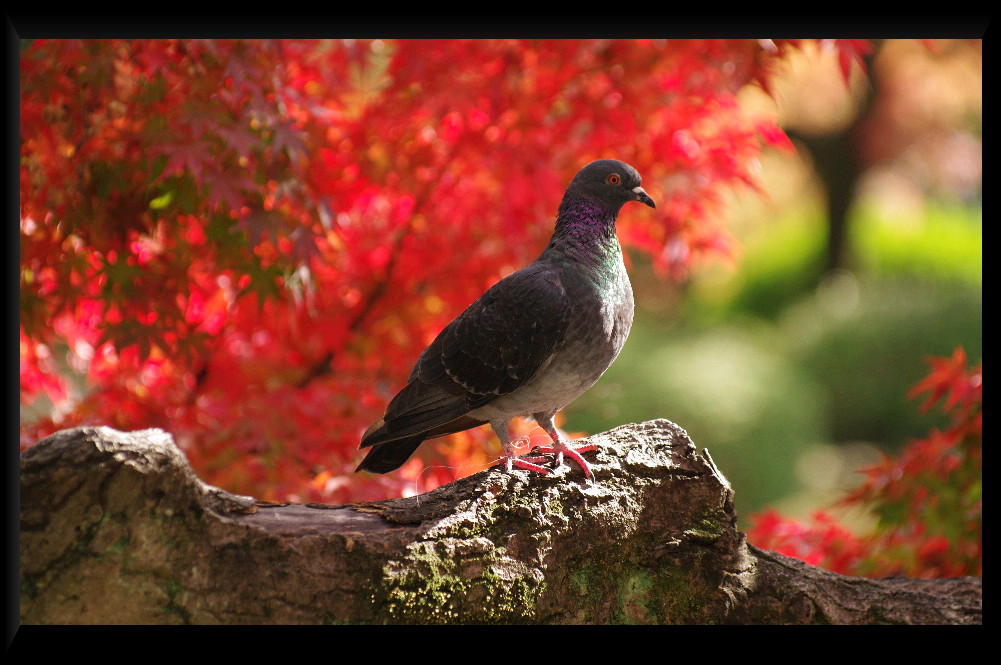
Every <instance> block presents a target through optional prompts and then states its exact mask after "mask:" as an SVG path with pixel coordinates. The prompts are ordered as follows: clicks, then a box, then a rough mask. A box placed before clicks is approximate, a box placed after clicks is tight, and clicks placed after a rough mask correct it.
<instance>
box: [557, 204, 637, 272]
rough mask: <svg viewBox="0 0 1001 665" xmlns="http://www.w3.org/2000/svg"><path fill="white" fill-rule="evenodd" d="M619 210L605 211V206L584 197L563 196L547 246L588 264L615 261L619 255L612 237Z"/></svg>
mask: <svg viewBox="0 0 1001 665" xmlns="http://www.w3.org/2000/svg"><path fill="white" fill-rule="evenodd" d="M619 208H621V206H618V207H616V208H615V209H614V210H609V208H608V206H607V204H605V205H602V204H601V203H599V202H597V201H593V200H590V199H587V198H583V197H569V196H567V197H564V199H563V201H562V202H561V203H560V208H559V213H558V215H557V217H556V230H555V231H554V232H553V237H552V240H550V241H549V247H550V248H552V249H555V250H559V251H561V252H562V253H564V254H566V255H568V256H571V257H573V258H575V259H577V260H580V261H582V262H584V263H586V264H589V265H594V264H598V263H604V262H605V261H607V260H609V259H612V260H614V259H617V258H618V256H619V255H620V254H621V252H622V250H621V248H620V247H619V241H618V239H617V238H616V237H615V219H616V217H618V215H619Z"/></svg>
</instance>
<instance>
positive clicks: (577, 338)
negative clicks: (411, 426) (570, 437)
mask: <svg viewBox="0 0 1001 665" xmlns="http://www.w3.org/2000/svg"><path fill="white" fill-rule="evenodd" d="M617 273H618V274H615V275H614V276H612V278H611V280H610V282H611V283H605V284H599V285H593V284H587V285H583V286H582V287H581V288H574V289H572V290H571V289H568V294H569V295H572V297H573V301H574V303H575V307H574V311H573V314H572V318H571V319H570V321H569V322H568V326H567V330H566V335H565V336H564V338H563V340H561V342H560V343H559V344H558V345H557V346H556V348H555V350H554V352H553V353H552V354H551V355H550V356H549V357H548V358H546V360H545V362H543V364H542V366H541V367H540V368H539V370H538V371H537V372H536V373H535V375H534V376H533V377H532V378H531V379H530V380H529V381H528V382H527V383H526V384H525V385H523V386H521V387H520V388H518V389H517V390H515V391H514V392H511V393H509V394H507V395H502V396H500V397H498V398H497V399H496V400H494V401H493V402H492V403H491V404H490V405H488V406H486V407H483V408H481V409H478V410H477V411H476V412H473V413H472V414H470V415H473V416H475V417H478V418H483V419H486V420H489V419H491V418H495V417H499V416H506V417H513V416H516V415H518V416H530V415H533V414H535V413H548V412H554V411H558V410H560V409H562V408H563V407H565V406H566V405H568V404H570V403H571V402H572V401H574V400H575V399H577V398H578V397H580V395H581V394H582V393H584V391H586V390H587V389H588V388H590V387H591V386H592V385H594V383H595V382H596V381H597V380H598V379H599V378H600V377H601V375H602V374H604V373H605V370H606V369H608V367H609V365H611V364H612V361H613V360H615V358H616V356H618V354H619V351H621V350H622V346H623V344H625V341H626V337H627V336H628V335H629V329H630V327H631V326H632V321H633V293H632V288H631V287H630V284H629V278H628V277H627V276H626V272H625V268H624V267H623V268H622V270H621V271H617Z"/></svg>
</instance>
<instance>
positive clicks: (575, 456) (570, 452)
mask: <svg viewBox="0 0 1001 665" xmlns="http://www.w3.org/2000/svg"><path fill="white" fill-rule="evenodd" d="M555 415H556V412H555V411H554V412H553V413H536V414H535V416H534V418H535V422H537V423H539V425H540V426H541V427H542V429H544V430H546V434H548V435H549V438H550V439H552V440H553V447H552V448H537V450H538V451H539V452H540V453H556V467H559V466H560V465H562V464H563V456H564V455H566V456H567V457H569V458H570V459H572V460H573V461H574V462H576V463H577V466H579V467H580V468H581V470H582V471H583V472H584V476H585V477H587V478H588V480H593V479H594V473H592V471H591V466H590V465H589V464H588V463H587V460H585V459H584V458H583V456H581V453H587V452H591V451H592V450H597V449H598V444H596V443H588V444H586V445H583V446H576V447H571V446H569V445H568V444H567V443H566V442H565V441H564V440H563V438H562V437H561V436H560V433H559V432H558V431H556V425H555V424H554V423H553V416H555Z"/></svg>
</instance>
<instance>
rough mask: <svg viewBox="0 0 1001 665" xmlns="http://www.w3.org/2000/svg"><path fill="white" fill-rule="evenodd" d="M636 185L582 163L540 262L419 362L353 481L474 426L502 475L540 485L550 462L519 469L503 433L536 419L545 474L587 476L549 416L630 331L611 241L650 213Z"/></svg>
mask: <svg viewBox="0 0 1001 665" xmlns="http://www.w3.org/2000/svg"><path fill="white" fill-rule="evenodd" d="M640 182H641V178H640V174H639V173H638V172H637V171H636V169H634V168H633V167H632V166H630V165H628V164H626V163H625V162H621V161H618V160H615V159H599V160H597V161H594V162H591V163H590V164H588V165H587V166H585V167H584V168H583V169H581V170H580V172H578V173H577V175H576V176H575V177H574V178H573V180H572V181H571V182H570V185H569V186H568V187H567V190H566V192H565V193H564V195H563V199H562V201H561V202H560V205H559V209H558V212H557V217H556V228H555V230H554V232H553V236H552V238H551V239H550V241H549V244H548V245H547V246H546V248H545V250H543V252H542V254H540V255H539V257H538V258H537V259H536V260H535V261H534V262H533V263H531V264H529V265H528V266H525V267H524V268H521V269H520V270H517V271H515V272H513V273H511V274H510V275H508V276H507V277H505V278H504V279H502V280H500V281H498V282H497V283H496V284H494V285H493V286H492V287H490V288H489V289H487V291H486V292H484V293H483V295H482V296H480V297H479V298H478V299H477V300H476V301H475V302H473V304H471V305H470V306H469V307H468V308H467V309H466V310H465V311H464V312H462V313H461V314H460V315H459V316H458V317H456V318H455V319H454V320H453V321H452V322H451V323H449V324H448V325H447V326H445V328H444V329H443V330H442V331H441V333H439V335H438V336H437V337H436V338H435V340H434V341H433V342H431V344H430V345H428V347H427V348H426V349H425V350H424V351H423V352H422V353H421V355H420V357H419V358H418V359H417V362H416V364H415V365H414V368H413V371H411V373H410V377H409V379H408V380H407V385H406V386H405V387H404V388H403V389H402V390H400V392H399V393H398V394H397V395H396V396H395V397H393V399H392V400H391V401H390V402H389V405H388V406H387V407H386V413H385V415H384V416H383V417H382V418H381V419H379V420H378V421H376V422H375V423H374V424H373V425H372V426H371V427H369V428H368V430H366V432H365V433H364V434H363V435H362V439H361V445H360V446H359V447H360V448H362V449H364V448H369V449H370V450H369V451H368V454H367V455H366V456H365V458H364V459H363V460H362V462H361V464H359V465H358V468H357V469H355V470H356V471H362V470H365V471H369V472H374V473H389V472H390V471H393V470H395V469H398V468H399V467H400V466H401V465H402V464H403V463H404V462H406V461H407V460H408V459H409V458H410V456H411V455H413V453H414V451H415V450H417V448H418V446H420V445H421V443H423V442H424V441H426V440H428V439H433V438H435V437H439V436H444V435H446V434H452V433H454V432H459V431H462V430H467V429H470V428H473V427H478V426H480V425H483V424H487V423H489V424H490V427H491V428H492V429H493V431H494V432H495V433H496V434H497V438H498V439H500V442H501V445H502V447H503V450H504V458H503V461H504V465H505V468H506V470H507V471H508V472H510V471H511V470H512V469H513V468H514V467H517V468H520V469H526V470H528V471H530V472H537V473H541V474H547V473H549V472H550V470H549V469H547V468H546V467H544V466H542V465H541V463H543V462H545V461H548V460H549V459H550V458H548V457H542V456H536V455H534V454H532V455H526V456H523V457H519V456H518V455H517V454H516V452H515V445H514V443H513V442H512V441H511V438H510V435H509V433H508V425H509V423H510V421H511V420H512V419H513V418H515V417H516V416H520V417H524V418H528V417H531V418H534V420H535V421H536V422H537V423H538V424H539V425H540V426H541V427H542V428H543V429H544V430H545V431H546V433H547V434H548V435H549V437H550V438H551V439H552V442H553V444H552V446H551V447H539V448H536V449H535V451H533V453H542V454H543V455H546V454H552V455H553V458H552V459H553V461H554V462H555V464H554V468H558V467H560V466H561V465H562V464H563V461H564V457H567V458H569V459H572V460H573V461H574V462H575V463H576V464H577V465H578V466H580V468H581V470H582V471H583V472H584V475H585V477H586V478H587V479H588V480H592V479H593V472H592V471H591V468H590V466H589V465H588V463H587V461H586V460H585V459H584V458H583V456H582V455H581V453H583V452H588V451H591V450H595V449H597V446H596V445H594V444H590V445H587V446H580V447H576V448H575V447H573V446H571V445H569V444H568V443H567V442H565V441H564V440H563V439H562V437H561V436H560V434H559V432H558V431H557V429H556V426H555V425H554V424H553V417H554V416H555V414H556V413H557V412H558V411H560V410H561V409H563V408H564V407H565V406H567V405H568V404H570V403H571V402H572V401H574V400H575V399H577V397H579V396H580V395H581V394H583V393H584V391H586V390H587V389H588V388H590V387H591V386H592V385H594V383H595V382H596V381H597V380H598V379H599V378H600V377H601V375H602V374H604V372H605V370H606V369H608V367H609V365H611V364H612V361H613V360H615V357H616V356H617V355H618V353H619V351H620V350H621V349H622V345H623V344H624V343H625V341H626V337H627V336H628V335H629V329H630V327H631V325H632V320H633V292H632V286H631V285H630V283H629V277H628V275H627V274H626V268H625V264H624V263H623V260H622V248H621V247H620V246H619V242H618V239H617V238H616V235H615V221H616V218H617V217H618V214H619V210H620V209H621V208H622V206H623V205H624V204H625V203H626V202H628V201H639V202H641V203H645V204H646V205H648V206H650V207H651V208H655V207H656V205H655V204H654V201H653V199H651V198H650V196H649V195H648V194H647V193H646V191H644V189H643V187H641V186H640Z"/></svg>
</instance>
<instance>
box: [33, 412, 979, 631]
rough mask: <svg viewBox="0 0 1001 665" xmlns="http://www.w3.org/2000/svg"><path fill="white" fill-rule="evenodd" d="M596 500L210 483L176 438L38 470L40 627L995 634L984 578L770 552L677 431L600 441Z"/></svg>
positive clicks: (571, 488)
mask: <svg viewBox="0 0 1001 665" xmlns="http://www.w3.org/2000/svg"><path fill="white" fill-rule="evenodd" d="M591 441H593V442H595V443H598V444H599V445H600V450H599V451H598V452H597V453H593V455H594V457H595V459H594V462H593V469H594V471H595V482H594V483H593V484H588V483H586V482H585V481H584V479H583V477H582V476H581V474H580V471H579V469H577V468H576V467H569V466H564V467H562V468H561V469H560V470H558V471H557V472H555V473H554V474H552V475H550V476H538V475H529V474H528V472H525V471H515V472H513V473H507V472H504V471H501V470H499V469H489V470H487V471H483V472H480V473H478V474H475V475H473V476H470V477H468V478H464V479H461V480H458V481H456V482H453V483H450V484H448V485H445V486H443V487H440V488H438V489H436V490H434V491H432V492H429V493H427V494H424V495H421V496H419V497H412V498H406V499H391V500H386V501H378V502H374V503H364V504H351V505H346V506H329V505H321V504H309V505H300V504H291V503H289V504H276V503H269V502H262V501H255V500H254V499H253V498H251V497H241V496H234V495H231V494H228V493H227V492H224V491H222V490H220V489H218V488H214V487H211V486H209V485H206V484H204V483H203V482H202V481H201V480H199V479H198V478H197V477H196V476H195V475H194V473H193V472H192V470H191V468H190V466H189V465H188V462H187V460H186V459H185V457H184V455H183V453H182V452H181V451H180V450H179V449H178V448H177V446H176V445H175V444H174V442H173V440H172V439H171V437H170V436H169V435H168V434H166V433H165V432H163V431H160V430H143V431H140V432H133V433H122V432H118V431H115V430H112V429H110V428H104V427H99V428H78V429H72V430H64V431H62V432H58V433H56V434H54V435H53V436H51V437H48V438H47V439H44V440H43V441H41V442H39V443H38V444H36V445H35V446H33V447H32V448H30V449H28V450H26V451H24V452H23V453H22V455H21V621H22V623H26V624H27V623H193V624H214V623H227V624H229V623H254V624H260V623H296V624H298V623H326V622H335V623H420V624H426V623H527V622H533V623H549V624H561V623H562V624H566V623H574V624H581V623H583V624H604V623H980V622H981V618H982V609H981V608H982V591H981V589H982V583H981V580H980V579H979V578H957V579H951V580H908V579H887V580H868V579H859V578H848V577H843V576H840V575H835V574H834V573H830V572H827V571H823V570H820V569H817V568H813V567H811V566H807V565H806V564H804V563H802V562H799V561H796V560H793V559H789V558H787V557H783V556H781V555H778V554H775V553H773V552H764V551H761V550H758V549H756V548H754V547H749V546H748V545H747V544H746V542H745V540H744V534H742V533H740V532H739V531H737V529H736V515H735V513H734V510H733V492H732V490H731V489H730V487H729V484H728V483H727V481H726V479H725V478H723V477H722V475H721V474H719V472H718V471H716V469H715V466H714V465H713V464H712V462H711V460H710V459H709V457H708V454H707V453H706V452H704V451H703V452H699V451H698V450H696V448H695V446H694V444H693V443H692V441H691V440H690V439H689V438H688V436H687V434H686V433H685V432H684V431H683V430H682V429H681V428H679V427H678V426H677V425H674V424H673V423H670V422H668V421H666V420H655V421H650V422H647V423H642V424H639V425H625V426H622V427H619V428H616V429H614V430H611V431H609V432H605V433H603V434H598V435H595V436H593V437H591Z"/></svg>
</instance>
